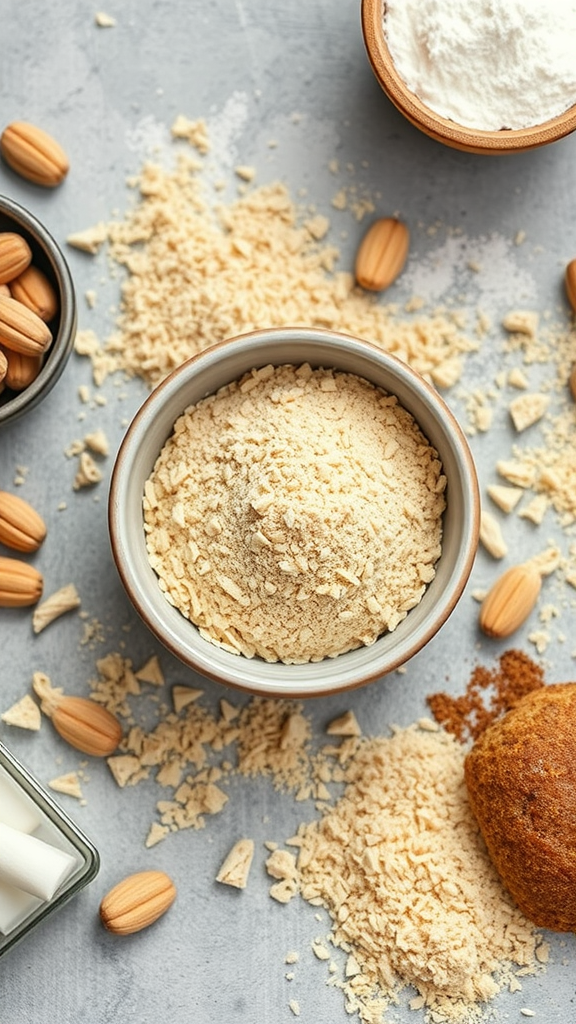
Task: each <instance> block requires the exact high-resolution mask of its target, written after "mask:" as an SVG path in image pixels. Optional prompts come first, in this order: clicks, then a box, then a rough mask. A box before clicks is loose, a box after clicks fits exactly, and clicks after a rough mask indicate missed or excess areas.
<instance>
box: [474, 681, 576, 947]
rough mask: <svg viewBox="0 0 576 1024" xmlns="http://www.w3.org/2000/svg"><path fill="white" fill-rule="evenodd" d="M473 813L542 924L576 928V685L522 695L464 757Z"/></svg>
mask: <svg viewBox="0 0 576 1024" xmlns="http://www.w3.org/2000/svg"><path fill="white" fill-rule="evenodd" d="M464 771H465V778H466V785H467V788H468V795H469V798H470V804H471V806H472V810H473V812H474V815H475V817H476V820H477V821H478V824H479V826H480V830H481V832H482V835H483V837H484V840H485V842H486V846H487V847H488V851H489V853H490V856H491V858H492V860H493V862H494V864H495V866H496V869H497V871H498V873H499V875H500V877H501V879H502V881H503V883H504V885H505V886H506V887H507V889H508V890H509V892H510V893H511V895H512V896H513V897H514V899H515V901H516V903H517V904H518V906H519V907H520V909H521V910H522V911H523V913H524V914H526V916H527V917H528V918H529V919H530V920H531V921H533V922H534V923H535V924H536V925H538V926H539V927H541V928H551V929H553V930H555V931H576V683H557V684H554V685H549V686H544V687H542V688H541V689H538V690H534V691H533V692H532V693H529V694H527V695H526V696H525V697H523V698H522V699H521V700H520V701H519V702H518V704H517V705H516V706H515V707H514V708H512V710H511V711H509V712H508V714H506V715H505V716H504V717H503V718H501V719H499V720H498V721H497V722H494V723H493V724H492V725H491V726H489V727H488V728H487V729H486V730H485V732H484V733H482V735H481V736H480V737H479V738H478V739H477V741H476V743H475V744H474V746H473V748H472V750H471V751H470V753H469V754H468V756H467V757H466V761H465V766H464Z"/></svg>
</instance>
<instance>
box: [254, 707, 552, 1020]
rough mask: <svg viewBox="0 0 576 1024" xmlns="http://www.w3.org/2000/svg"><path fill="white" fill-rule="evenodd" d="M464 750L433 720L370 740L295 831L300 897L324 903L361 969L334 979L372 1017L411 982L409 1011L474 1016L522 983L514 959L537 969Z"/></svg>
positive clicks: (334, 933)
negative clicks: (479, 809) (319, 808)
mask: <svg viewBox="0 0 576 1024" xmlns="http://www.w3.org/2000/svg"><path fill="white" fill-rule="evenodd" d="M464 757H465V748H464V747H463V746H461V745H460V744H459V743H458V742H457V741H456V740H455V739H454V737H453V736H450V735H449V734H447V733H445V732H443V731H442V730H440V729H438V730H433V729H431V728H430V727H427V728H425V729H421V728H419V727H418V726H417V725H413V726H410V727H408V728H405V729H395V730H393V732H392V736H391V737H378V738H374V739H368V740H365V741H363V742H362V743H361V744H360V746H359V748H358V749H357V752H356V754H355V756H354V757H353V759H351V761H350V763H349V764H348V765H347V768H346V773H345V778H346V783H347V785H346V789H345V792H344V794H343V796H342V797H341V798H340V799H339V800H338V801H337V802H336V803H335V804H334V806H333V807H331V808H329V809H327V810H326V811H325V813H324V815H323V816H322V817H321V818H320V820H316V821H313V822H311V823H310V824H306V825H301V826H300V829H299V831H298V834H297V836H295V837H292V838H291V839H290V840H289V842H290V845H295V846H297V847H299V853H298V860H297V876H298V877H297V881H298V886H299V889H300V892H301V894H302V896H303V897H304V899H306V900H308V901H309V902H310V903H312V904H313V905H317V906H323V907H325V908H326V909H327V910H328V912H329V914H330V917H331V918H332V922H333V923H332V929H331V940H332V942H333V943H334V944H335V945H336V946H339V947H341V948H343V949H344V950H346V951H348V952H352V953H353V955H354V958H355V960H356V962H357V964H358V967H359V970H358V972H357V973H354V974H353V976H352V977H348V978H345V979H344V980H341V979H340V980H336V981H332V984H337V985H339V986H340V987H341V988H343V990H344V993H345V997H346V1008H347V1010H348V1012H349V1013H357V1014H358V1016H359V1017H360V1019H361V1020H363V1021H365V1022H370V1024H376V1022H381V1021H382V1020H383V1019H384V1020H385V1019H386V1017H385V1016H383V1015H385V1014H386V1010H387V1009H388V1007H389V1006H390V1004H394V1003H396V1002H397V1000H398V994H399V992H400V990H401V989H404V988H405V987H406V986H408V985H412V986H413V987H414V988H415V989H416V992H417V993H418V994H417V996H416V997H415V998H414V999H412V1000H410V1007H411V1008H413V1009H422V1008H425V1009H426V1011H428V1014H429V1019H431V1020H433V1021H435V1022H442V1021H460V1022H463V1024H464V1022H465V1024H470V1022H472V1021H475V1020H478V1019H480V1017H481V1016H482V1012H483V1009H484V1010H485V1009H486V1007H485V1004H486V1002H487V1001H488V1000H490V999H492V998H493V997H494V996H495V995H496V994H497V993H498V992H499V991H500V990H501V989H502V988H504V987H508V986H510V987H513V986H514V973H515V968H520V969H521V970H522V971H524V969H526V968H528V969H529V972H530V973H535V972H536V968H537V964H538V962H539V958H538V956H537V952H536V951H537V949H538V947H539V945H540V944H541V942H542V940H541V936H539V935H538V933H536V931H535V929H534V927H533V926H532V925H531V924H530V922H529V921H527V920H526V918H525V917H524V916H523V915H522V914H521V912H520V911H519V910H518V909H517V908H516V907H515V905H514V903H513V901H512V899H511V897H509V896H508V894H507V893H506V892H505V890H504V889H503V887H502V885H501V883H500V881H499V879H498V877H497V875H496V872H495V869H494V867H493V865H492V863H491V861H490V858H489V856H488V853H487V851H486V848H485V846H484V843H483V841H482V838H481V836H480V833H479V830H478V826H477V825H476V823H475V821H474V818H473V815H472V812H471V810H470V806H469V803H468V798H467V794H466V787H465V783H464ZM274 877H276V876H274ZM541 959H542V958H541Z"/></svg>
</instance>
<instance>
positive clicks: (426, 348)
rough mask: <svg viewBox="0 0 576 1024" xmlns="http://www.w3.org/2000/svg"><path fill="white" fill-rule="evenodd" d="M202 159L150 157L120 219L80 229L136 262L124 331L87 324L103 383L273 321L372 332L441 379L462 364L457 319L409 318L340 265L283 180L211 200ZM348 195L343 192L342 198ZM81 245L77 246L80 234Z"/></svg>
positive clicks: (155, 377)
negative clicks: (99, 330) (103, 337)
mask: <svg viewBox="0 0 576 1024" xmlns="http://www.w3.org/2000/svg"><path fill="white" fill-rule="evenodd" d="M201 170H202V164H201V163H200V162H199V161H198V159H196V158H194V157H191V156H190V155H189V154H187V153H180V154H179V156H178V157H177V160H176V167H175V169H174V170H168V169H165V168H163V167H161V166H159V165H156V164H152V163H148V164H145V165H144V167H143V168H142V171H141V173H140V175H139V176H138V177H137V178H135V179H133V181H132V184H133V186H134V187H137V188H138V190H139V194H138V202H137V204H136V205H135V206H134V208H133V209H132V210H131V211H129V212H128V213H127V214H126V215H125V217H124V218H123V219H122V220H121V221H116V222H111V223H110V224H108V225H97V226H96V228H94V229H88V231H87V232H86V233H83V234H82V235H81V236H80V244H81V246H84V247H89V246H90V244H91V240H95V241H94V246H93V248H92V251H97V247H98V246H99V245H101V244H103V243H104V241H105V240H106V239H107V240H108V243H109V255H110V258H111V260H112V261H113V263H114V264H120V265H121V266H123V267H125V268H126V270H127V271H128V276H127V277H126V279H125V281H124V283H123V286H122V309H121V315H120V318H119V321H118V325H117V330H116V332H115V333H114V334H113V335H112V336H111V337H109V338H108V339H107V341H106V343H105V344H104V345H103V346H101V345H100V344H99V343H98V339H96V338H95V337H94V336H91V335H90V334H89V333H88V332H80V336H79V340H78V343H77V346H76V347H77V350H79V351H81V352H82V353H85V354H87V355H90V356H91V359H92V363H93V367H94V375H95V380H96V382H97V383H102V381H103V380H104V379H105V377H106V375H107V374H108V373H110V372H113V371H114V370H117V369H120V370H124V371H126V372H127V373H129V374H131V375H133V376H139V377H142V378H143V379H144V380H145V381H146V382H147V383H148V384H149V385H154V384H157V383H158V382H159V381H160V380H162V379H163V378H164V377H165V376H166V375H167V374H168V373H169V372H170V371H171V370H172V369H174V367H176V366H178V365H179V364H180V363H182V362H184V360H185V359H188V358H189V357H190V356H193V355H196V354H197V353H198V352H202V351H203V350H204V349H206V348H208V347H209V346H210V345H213V344H215V343H216V342H219V341H222V340H223V339H225V338H232V337H235V336H237V335H238V334H243V333H246V332H248V331H252V330H256V329H259V328H265V327H285V326H291V327H298V326H303V327H323V328H327V329H331V330H337V331H341V332H344V333H348V334H353V335H355V336H356V337H360V338H366V339H368V340H370V341H373V342H374V343H375V344H377V345H380V346H382V347H383V348H385V349H386V350H387V351H388V352H391V353H392V354H393V355H396V356H398V357H399V358H401V359H404V360H405V361H406V362H408V363H410V364H411V365H412V366H414V368H415V369H417V370H419V371H420V372H421V373H422V374H424V375H426V376H427V377H429V378H431V379H432V380H433V381H434V382H435V383H436V384H438V385H439V386H444V385H449V384H452V383H454V381H455V380H457V379H458V377H459V375H460V372H461V357H462V353H464V352H467V351H470V350H471V349H473V348H475V347H476V344H475V343H474V342H473V341H471V340H469V339H467V338H466V337H465V335H464V334H463V333H462V330H461V328H460V326H459V320H458V317H456V316H450V315H446V314H443V315H440V314H439V315H437V316H436V315H432V316H429V317H417V318H414V319H413V320H406V321H404V322H403V321H401V320H399V319H398V318H397V317H396V316H395V315H394V313H395V310H394V309H393V308H387V307H386V306H383V305H381V304H380V303H378V302H377V300H376V298H374V296H370V295H367V294H366V293H365V292H363V291H362V290H361V289H358V288H356V287H355V283H354V278H353V275H352V274H350V273H348V272H346V271H335V270H334V267H335V263H336V260H337V258H338V255H339V253H338V250H337V249H336V248H335V247H334V246H333V245H330V244H328V243H327V242H325V241H323V239H324V237H325V235H326V233H327V231H328V229H329V227H330V224H329V221H328V219H327V218H326V217H324V216H321V215H319V214H318V213H317V212H315V211H314V210H311V209H308V210H303V209H301V208H298V207H297V205H296V204H295V202H294V201H293V199H292V198H291V196H290V193H289V191H288V189H287V188H286V186H285V185H284V184H282V183H280V182H275V183H272V184H269V185H262V186H259V187H253V188H251V189H250V190H249V191H247V192H246V193H245V194H244V195H241V196H240V198H238V199H237V200H235V201H234V202H232V203H229V204H224V203H223V202H221V201H218V202H214V199H213V196H210V192H209V185H208V183H207V182H206V181H205V179H204V177H203V175H202V174H200V171H201ZM348 201H349V200H348V199H347V197H346V194H345V193H342V191H340V192H339V193H338V195H337V196H335V197H334V202H335V203H337V204H338V207H339V208H341V207H342V206H343V205H346V203H347V202H348ZM76 237H77V244H78V236H76Z"/></svg>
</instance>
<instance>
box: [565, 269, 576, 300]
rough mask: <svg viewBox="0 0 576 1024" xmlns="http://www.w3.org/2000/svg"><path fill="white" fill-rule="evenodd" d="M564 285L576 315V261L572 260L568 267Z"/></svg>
mask: <svg viewBox="0 0 576 1024" xmlns="http://www.w3.org/2000/svg"><path fill="white" fill-rule="evenodd" d="M564 283H565V285H566V295H567V296H568V302H569V303H570V305H571V306H572V309H573V310H574V312H575V313H576V259H573V260H570V263H569V264H568V266H567V267H566V275H565V278H564Z"/></svg>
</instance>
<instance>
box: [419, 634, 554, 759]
mask: <svg viewBox="0 0 576 1024" xmlns="http://www.w3.org/2000/svg"><path fill="white" fill-rule="evenodd" d="M541 686H544V672H543V669H542V668H541V667H540V666H539V665H537V664H536V662H534V661H532V659H531V658H529V657H528V655H527V654H524V653H523V652H522V651H519V650H514V649H512V650H509V651H505V652H504V654H502V655H501V656H500V658H499V660H498V666H497V667H496V668H486V667H485V666H483V665H477V666H476V667H475V668H474V670H473V672H472V675H471V676H470V679H469V681H468V685H467V686H466V691H465V693H464V694H463V695H462V696H460V697H452V696H451V695H450V694H448V693H445V692H443V691H440V692H438V693H433V694H430V696H428V697H427V698H426V700H427V704H428V707H429V708H430V711H431V712H432V714H433V715H434V718H435V719H436V721H437V722H439V723H440V725H442V726H444V728H445V729H446V730H447V731H448V732H450V733H452V734H453V735H454V736H456V738H457V739H459V740H460V741H461V742H464V741H465V740H468V739H472V740H475V739H477V737H478V736H480V734H481V733H483V732H484V730H485V729H486V728H487V726H489V725H490V724H491V723H492V722H494V721H495V720H496V719H497V718H500V717H501V716H502V715H503V714H505V713H506V711H509V710H510V708H511V707H513V706H514V704H516V703H517V702H518V701H519V700H520V698H521V697H523V696H524V695H525V694H526V693H530V692H531V691H532V690H536V689H538V688H539V687H541Z"/></svg>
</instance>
